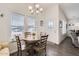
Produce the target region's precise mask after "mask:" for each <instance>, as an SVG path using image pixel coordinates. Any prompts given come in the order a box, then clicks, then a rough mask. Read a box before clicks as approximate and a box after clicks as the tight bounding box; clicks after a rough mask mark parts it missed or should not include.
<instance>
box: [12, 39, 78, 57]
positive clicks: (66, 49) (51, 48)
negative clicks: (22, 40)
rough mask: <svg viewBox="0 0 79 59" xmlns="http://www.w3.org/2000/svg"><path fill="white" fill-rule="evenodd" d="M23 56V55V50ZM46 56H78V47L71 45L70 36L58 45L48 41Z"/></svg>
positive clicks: (14, 54)
mask: <svg viewBox="0 0 79 59" xmlns="http://www.w3.org/2000/svg"><path fill="white" fill-rule="evenodd" d="M16 55H17V54H16V53H13V54H11V56H16ZM23 56H25V52H24V51H23ZM47 56H79V48H76V47H74V46H73V45H72V42H71V39H70V38H66V40H64V41H63V42H62V43H61V44H60V45H56V44H53V43H50V42H48V44H47Z"/></svg>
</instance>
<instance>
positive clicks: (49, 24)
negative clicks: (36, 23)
mask: <svg viewBox="0 0 79 59" xmlns="http://www.w3.org/2000/svg"><path fill="white" fill-rule="evenodd" d="M52 28H53V22H52V21H51V20H49V21H48V29H52Z"/></svg>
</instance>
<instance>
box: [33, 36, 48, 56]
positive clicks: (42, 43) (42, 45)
mask: <svg viewBox="0 0 79 59" xmlns="http://www.w3.org/2000/svg"><path fill="white" fill-rule="evenodd" d="M47 38H48V35H43V36H41V38H40V40H38V41H37V42H36V44H35V46H34V50H35V51H36V55H38V56H39V55H41V54H42V53H43V54H44V55H45V56H46V46H47Z"/></svg>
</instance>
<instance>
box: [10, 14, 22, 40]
mask: <svg viewBox="0 0 79 59" xmlns="http://www.w3.org/2000/svg"><path fill="white" fill-rule="evenodd" d="M11 16H12V17H11V39H13V38H14V36H15V35H17V34H19V35H22V32H23V31H24V16H23V15H21V14H18V13H12V14H11Z"/></svg>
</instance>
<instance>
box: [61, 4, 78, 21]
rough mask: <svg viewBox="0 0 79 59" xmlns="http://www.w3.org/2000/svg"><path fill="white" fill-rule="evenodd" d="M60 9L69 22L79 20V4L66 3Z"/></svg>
mask: <svg viewBox="0 0 79 59" xmlns="http://www.w3.org/2000/svg"><path fill="white" fill-rule="evenodd" d="M60 7H61V8H62V9H63V11H64V13H65V15H66V16H67V18H68V19H69V20H71V19H73V20H74V19H77V20H78V19H79V3H64V4H60Z"/></svg>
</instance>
